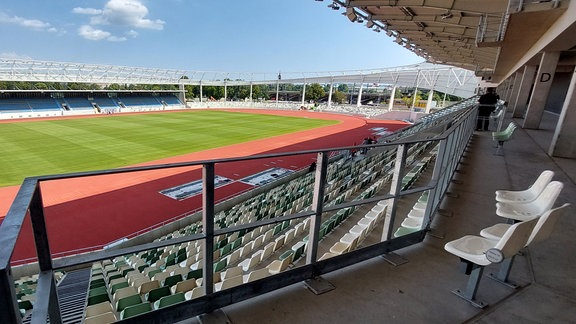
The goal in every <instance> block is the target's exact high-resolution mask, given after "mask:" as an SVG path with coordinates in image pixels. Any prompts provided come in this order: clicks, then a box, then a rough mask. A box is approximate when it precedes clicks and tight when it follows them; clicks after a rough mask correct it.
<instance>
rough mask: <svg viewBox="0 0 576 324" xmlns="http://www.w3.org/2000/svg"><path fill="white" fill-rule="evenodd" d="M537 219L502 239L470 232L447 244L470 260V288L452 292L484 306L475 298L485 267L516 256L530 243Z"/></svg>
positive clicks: (508, 233)
mask: <svg viewBox="0 0 576 324" xmlns="http://www.w3.org/2000/svg"><path fill="white" fill-rule="evenodd" d="M537 221H538V220H537V219H532V220H529V221H525V222H520V223H516V224H514V225H512V226H510V228H508V230H506V233H504V235H503V236H502V238H501V239H500V240H498V241H496V240H490V239H487V238H485V237H481V236H475V235H466V236H464V237H461V238H459V239H457V240H454V241H451V242H448V243H446V245H444V249H445V250H446V251H448V252H450V253H452V254H454V255H456V256H458V257H460V259H461V260H463V261H464V262H466V263H467V267H466V274H469V275H470V278H469V280H468V284H467V286H466V291H465V292H462V291H460V290H454V291H452V292H453V293H454V294H456V295H457V296H458V297H460V298H462V299H465V300H467V301H468V302H470V303H471V304H472V305H474V306H476V307H479V308H484V307H486V304H485V303H483V302H480V301H476V300H475V296H476V292H477V291H478V285H479V283H480V278H481V277H482V272H483V271H484V266H487V265H489V264H491V263H493V262H494V263H500V262H502V261H504V260H505V259H510V258H512V257H513V256H514V255H516V254H517V253H518V252H519V251H520V249H522V248H523V247H524V246H526V243H527V242H528V238H529V237H530V234H531V233H532V230H533V229H534V227H535V226H536V222H537Z"/></svg>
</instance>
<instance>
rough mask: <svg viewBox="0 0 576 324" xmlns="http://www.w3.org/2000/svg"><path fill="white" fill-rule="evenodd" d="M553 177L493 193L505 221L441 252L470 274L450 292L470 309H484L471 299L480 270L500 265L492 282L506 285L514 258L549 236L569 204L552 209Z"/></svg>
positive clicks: (556, 188)
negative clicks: (454, 258)
mask: <svg viewBox="0 0 576 324" xmlns="http://www.w3.org/2000/svg"><path fill="white" fill-rule="evenodd" d="M553 175H554V173H553V172H552V171H549V170H545V171H543V172H542V173H541V174H540V176H539V177H538V178H537V180H536V181H535V182H534V183H533V184H532V186H530V187H529V188H527V189H525V190H520V191H511V190H497V191H496V205H497V209H496V214H497V215H498V216H501V217H504V218H506V219H507V222H506V223H498V224H495V225H492V226H490V227H487V228H484V229H482V230H480V235H466V236H464V237H461V238H459V239H457V240H454V241H451V242H448V243H446V245H445V246H444V248H445V250H446V251H448V252H450V253H452V254H454V255H456V256H458V257H460V259H461V260H462V261H463V262H465V264H466V274H468V275H470V278H469V282H468V285H467V290H466V291H465V292H461V291H460V290H455V291H453V292H454V293H455V294H456V295H458V296H459V297H461V298H463V299H465V300H467V301H468V302H470V303H471V304H472V305H474V306H477V307H481V308H482V307H485V306H486V304H485V303H484V302H480V301H477V300H476V299H475V296H476V291H477V289H478V285H479V283H480V278H481V275H482V272H483V269H484V267H485V266H487V265H489V264H492V263H502V266H501V267H502V269H501V270H500V272H499V275H498V276H497V277H496V278H495V279H497V280H498V281H501V282H503V283H506V284H508V285H510V283H509V282H508V279H507V278H508V274H509V273H510V270H511V267H512V263H513V260H514V256H515V255H516V254H518V253H519V251H520V250H521V249H523V248H525V247H527V246H530V245H532V244H534V243H537V242H540V241H543V240H545V239H546V238H548V237H549V236H550V235H551V234H552V231H553V229H554V226H555V224H556V222H557V220H558V218H559V217H560V216H561V215H562V213H563V212H564V211H565V210H566V209H567V207H568V206H569V205H570V204H563V205H562V206H560V207H558V208H552V207H553V205H554V203H555V202H556V199H557V197H558V196H559V195H560V192H561V191H562V188H563V184H562V183H561V182H559V181H551V179H552V177H553Z"/></svg>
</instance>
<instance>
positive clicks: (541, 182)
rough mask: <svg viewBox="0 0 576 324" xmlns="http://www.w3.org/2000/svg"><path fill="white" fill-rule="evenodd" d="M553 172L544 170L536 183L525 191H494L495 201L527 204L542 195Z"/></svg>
mask: <svg viewBox="0 0 576 324" xmlns="http://www.w3.org/2000/svg"><path fill="white" fill-rule="evenodd" d="M553 176H554V172H553V171H550V170H544V171H543V172H542V173H540V176H539V177H538V179H536V181H535V182H534V183H533V184H532V185H531V186H530V187H528V189H526V190H520V191H512V190H496V201H498V202H504V203H528V202H531V201H533V200H535V199H536V198H538V196H539V195H540V194H541V193H542V191H543V190H544V188H546V186H547V185H548V184H549V183H550V181H552V177H553Z"/></svg>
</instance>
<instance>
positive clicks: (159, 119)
mask: <svg viewBox="0 0 576 324" xmlns="http://www.w3.org/2000/svg"><path fill="white" fill-rule="evenodd" d="M335 123H337V121H332V120H320V119H312V118H297V117H284V116H274V115H266V114H248V113H238V112H226V111H208V110H200V111H190V112H166V113H155V114H138V115H111V116H106V117H101V118H75V119H60V120H45V121H31V122H17V123H3V124H0V147H2V158H1V159H0V170H2V171H0V187H4V186H9V185H18V184H20V183H22V180H24V178H25V177H28V176H37V175H48V174H59V173H68V172H78V171H89V170H101V169H110V168H117V167H123V166H128V165H133V164H137V163H142V162H146V161H153V160H157V159H162V158H166V157H171V156H176V155H182V154H186V153H192V152H198V151H202V150H206V149H210V148H215V147H221V146H225V145H231V144H237V143H242V142H247V141H252V140H256V139H261V138H267V137H271V136H277V135H282V134H288V133H293V132H297V131H302V130H307V129H312V128H317V127H323V126H327V125H332V124H335Z"/></svg>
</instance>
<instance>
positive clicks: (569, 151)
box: [548, 67, 576, 159]
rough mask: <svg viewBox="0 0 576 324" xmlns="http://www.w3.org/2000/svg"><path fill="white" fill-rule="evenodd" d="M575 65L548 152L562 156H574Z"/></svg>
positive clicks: (575, 121)
mask: <svg viewBox="0 0 576 324" xmlns="http://www.w3.org/2000/svg"><path fill="white" fill-rule="evenodd" d="M575 138H576V67H575V69H574V71H573V73H572V80H570V86H569V87H568V93H567V94H566V99H564V104H563V105H562V111H561V112H560V117H559V118H558V124H556V131H554V136H553V137H552V143H551V144H550V149H549V151H548V154H550V155H551V156H556V157H562V158H571V159H574V158H576V142H575V141H574V139H575Z"/></svg>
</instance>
